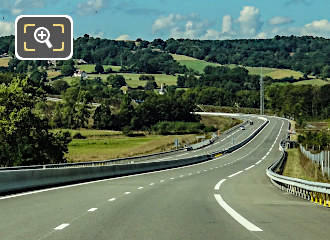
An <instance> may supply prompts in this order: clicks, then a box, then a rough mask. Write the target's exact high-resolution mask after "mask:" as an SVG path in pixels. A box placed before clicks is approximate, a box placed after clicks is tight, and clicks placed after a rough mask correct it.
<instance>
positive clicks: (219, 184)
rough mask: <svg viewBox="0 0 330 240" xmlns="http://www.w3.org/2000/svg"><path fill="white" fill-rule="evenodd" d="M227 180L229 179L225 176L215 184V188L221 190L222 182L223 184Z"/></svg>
mask: <svg viewBox="0 0 330 240" xmlns="http://www.w3.org/2000/svg"><path fill="white" fill-rule="evenodd" d="M226 180H227V179H225V178H224V179H222V180H221V181H219V182H218V183H217V184H216V185H215V187H214V190H219V189H220V186H221V184H223V183H224V182H225V181H226Z"/></svg>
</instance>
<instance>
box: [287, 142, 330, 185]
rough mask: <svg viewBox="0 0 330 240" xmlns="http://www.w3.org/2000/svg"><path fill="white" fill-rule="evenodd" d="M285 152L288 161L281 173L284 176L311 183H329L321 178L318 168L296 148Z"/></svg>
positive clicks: (324, 178) (329, 181)
mask: <svg viewBox="0 0 330 240" xmlns="http://www.w3.org/2000/svg"><path fill="white" fill-rule="evenodd" d="M287 152H288V159H287V161H286V164H285V167H284V171H283V175H284V176H287V177H293V178H300V179H303V180H307V181H313V182H324V183H330V180H328V179H327V177H326V176H324V177H323V176H322V172H321V169H320V166H318V165H317V164H314V163H313V162H312V161H311V160H309V159H308V158H306V157H305V156H304V155H303V154H302V153H301V152H300V150H299V149H298V148H293V149H289V150H287Z"/></svg>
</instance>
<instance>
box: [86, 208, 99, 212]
mask: <svg viewBox="0 0 330 240" xmlns="http://www.w3.org/2000/svg"><path fill="white" fill-rule="evenodd" d="M96 210H97V208H91V209H88V211H87V212H95V211H96Z"/></svg>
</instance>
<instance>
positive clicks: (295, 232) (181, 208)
mask: <svg viewBox="0 0 330 240" xmlns="http://www.w3.org/2000/svg"><path fill="white" fill-rule="evenodd" d="M269 120H270V123H269V124H268V125H267V126H266V127H265V128H264V129H263V130H262V131H261V132H260V133H259V134H258V135H257V136H256V137H255V138H254V139H253V140H252V141H251V142H249V143H248V144H247V145H245V146H243V147H242V148H241V149H239V150H237V151H235V152H233V153H231V154H228V155H224V156H221V157H219V158H217V159H214V160H211V161H208V162H204V163H200V164H196V165H191V166H186V167H181V168H176V169H170V170H165V171H159V172H152V173H146V174H139V175H134V176H127V177H120V178H114V179H107V180H101V181H95V182H90V183H83V184H77V185H71V186H65V187H59V188H53V189H48V190H47V189H46V190H41V191H36V192H30V193H26V194H21V195H13V196H9V197H0V209H1V211H0V239H4V240H12V239H33V240H38V239H61V240H62V239H63V240H64V239H66V240H67V239H86V240H91V239H98V240H102V239H120V240H128V239H157V240H158V239H159V240H163V239H164V240H165V239H166V240H168V239H171V240H172V239H180V240H182V239H230V240H233V239H234V240H239V239H244V240H245V239H269V240H271V239H274V240H275V239H276V240H278V239H290V240H291V239H300V240H302V239H329V234H330V230H329V229H328V226H327V225H328V222H327V221H328V219H329V217H330V213H329V211H327V209H325V208H323V207H320V206H318V205H314V204H311V203H309V202H307V201H303V200H301V199H298V198H295V197H293V196H292V195H289V194H286V193H284V192H281V191H279V190H278V189H277V188H275V187H274V186H273V185H272V184H271V183H270V181H269V179H268V178H267V177H266V174H265V169H266V168H267V167H268V166H269V165H271V163H273V162H274V161H275V160H277V159H278V158H279V156H280V151H279V149H278V148H279V147H278V146H279V143H280V141H281V139H282V138H283V137H284V136H285V135H286V134H287V129H288V123H287V122H286V121H284V120H281V119H277V118H269ZM250 127H251V128H254V127H256V126H255V125H253V126H249V127H248V128H250ZM248 128H247V130H245V132H244V131H241V132H237V133H236V134H239V136H237V138H239V137H240V136H241V137H244V135H245V134H248V131H250V130H249V129H248ZM220 141H221V139H220ZM228 141H229V142H230V141H231V139H229V138H227V139H226V140H224V141H223V142H222V143H223V144H229V142H228ZM210 148H212V149H209V150H205V149H204V150H203V151H211V150H213V148H218V149H221V148H222V146H221V144H217V145H214V146H212V147H210ZM200 151H202V150H200ZM189 154H199V153H198V151H197V152H190V153H189Z"/></svg>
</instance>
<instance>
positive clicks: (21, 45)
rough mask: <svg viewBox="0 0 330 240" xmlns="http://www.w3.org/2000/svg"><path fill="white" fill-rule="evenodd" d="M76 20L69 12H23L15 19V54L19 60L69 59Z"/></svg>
mask: <svg viewBox="0 0 330 240" xmlns="http://www.w3.org/2000/svg"><path fill="white" fill-rule="evenodd" d="M72 54H73V22H72V18H71V17H70V16H66V15H21V16H18V17H17V18H16V21H15V55H16V57H17V58H18V59H20V60H68V59H70V58H71V57H72Z"/></svg>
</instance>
